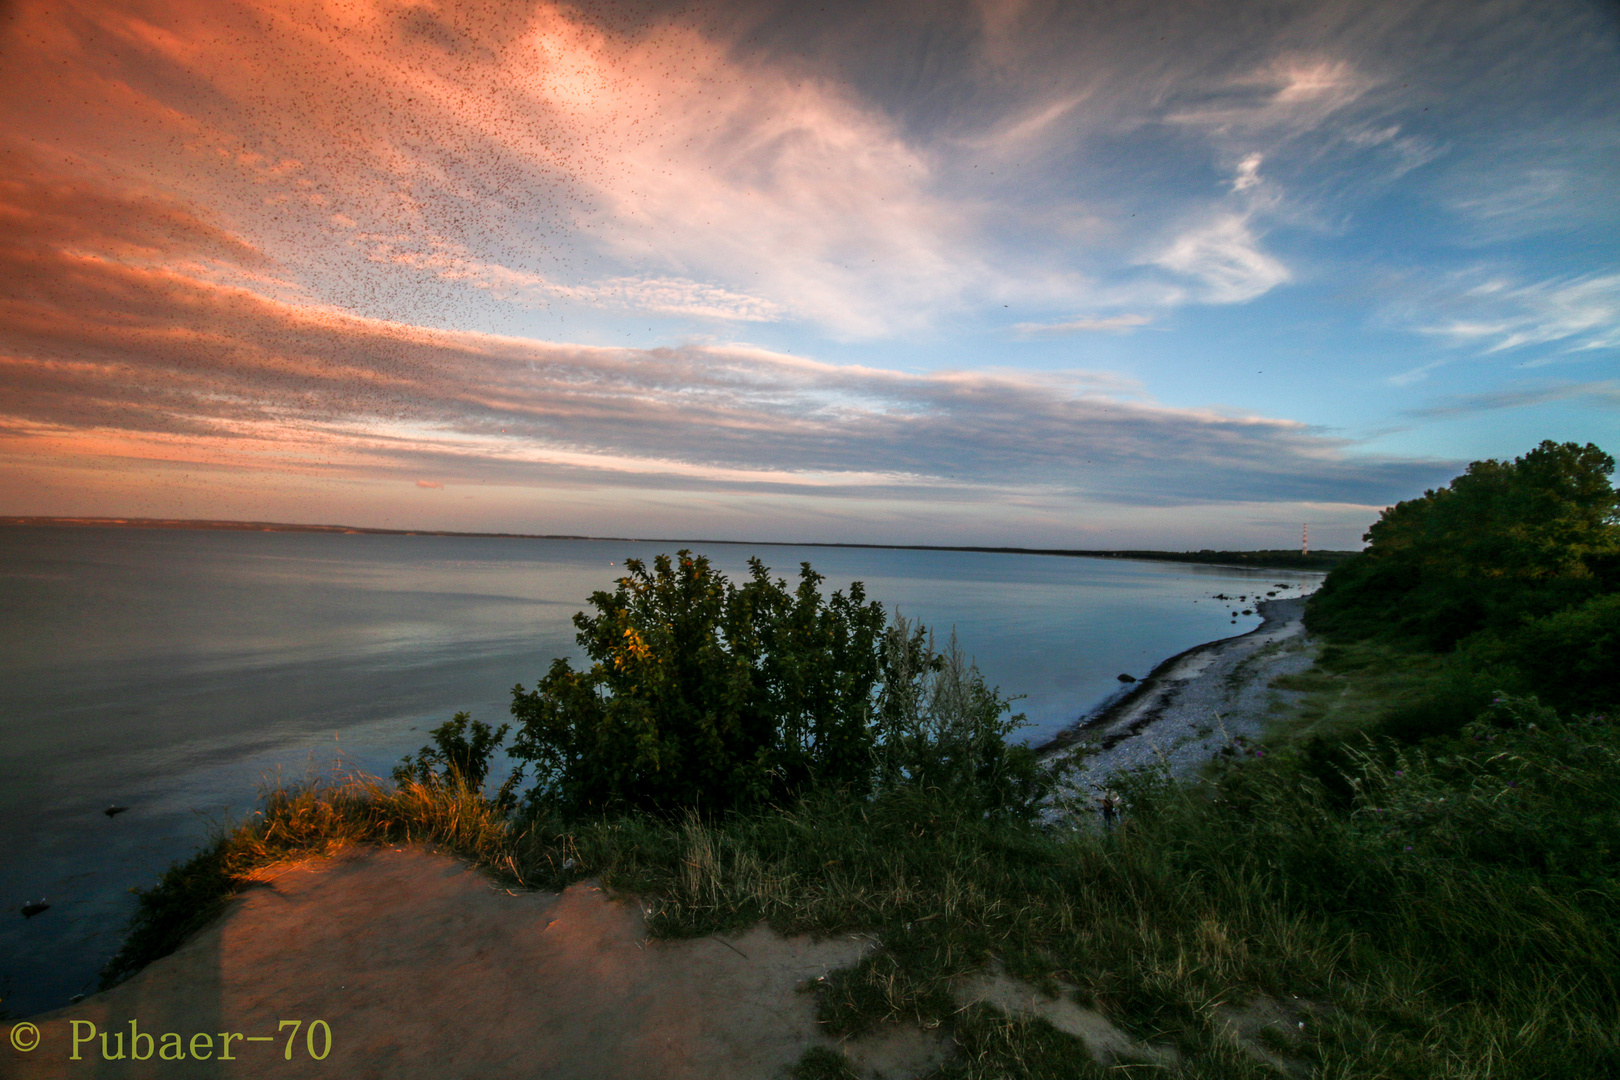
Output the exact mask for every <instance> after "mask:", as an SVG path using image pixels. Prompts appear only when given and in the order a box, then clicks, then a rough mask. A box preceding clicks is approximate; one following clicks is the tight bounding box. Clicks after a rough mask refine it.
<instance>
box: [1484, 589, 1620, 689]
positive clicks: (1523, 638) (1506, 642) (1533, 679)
mask: <svg viewBox="0 0 1620 1080" xmlns="http://www.w3.org/2000/svg"><path fill="white" fill-rule="evenodd" d="M1477 652H1478V654H1479V655H1480V657H1481V659H1482V660H1489V661H1494V662H1496V663H1499V664H1505V665H1511V666H1512V667H1514V668H1516V669H1518V670H1519V671H1520V672H1522V673H1523V675H1524V678H1525V681H1526V683H1527V684H1528V685H1530V686H1533V687H1534V688H1535V689H1536V691H1537V694H1538V695H1539V696H1540V697H1541V698H1543V699H1544V700H1546V701H1548V702H1550V703H1552V704H1554V705H1556V706H1558V707H1559V708H1563V709H1601V708H1614V707H1616V706H1620V593H1610V594H1608V595H1607V596H1599V597H1595V598H1593V599H1592V600H1589V601H1587V602H1586V603H1585V604H1582V605H1581V606H1579V607H1574V608H1569V609H1568V610H1565V611H1560V612H1558V613H1557V614H1555V615H1548V616H1545V617H1543V618H1540V619H1533V620H1531V621H1529V622H1527V623H1526V624H1525V625H1524V626H1523V627H1522V628H1521V629H1519V630H1518V631H1516V632H1514V633H1512V634H1509V635H1507V636H1506V637H1505V638H1502V639H1498V640H1493V641H1491V642H1481V643H1480V645H1479V647H1478V649H1477Z"/></svg>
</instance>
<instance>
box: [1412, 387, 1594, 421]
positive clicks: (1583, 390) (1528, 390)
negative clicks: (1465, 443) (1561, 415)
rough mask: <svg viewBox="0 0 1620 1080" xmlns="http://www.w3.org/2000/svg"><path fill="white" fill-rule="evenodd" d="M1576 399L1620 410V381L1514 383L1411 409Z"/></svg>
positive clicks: (1456, 410) (1472, 408) (1460, 411)
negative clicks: (1532, 384)
mask: <svg viewBox="0 0 1620 1080" xmlns="http://www.w3.org/2000/svg"><path fill="white" fill-rule="evenodd" d="M1560 401H1572V402H1579V403H1581V404H1585V405H1596V406H1598V407H1599V408H1607V409H1620V380H1617V379H1599V380H1594V381H1591V382H1574V383H1553V384H1551V385H1544V386H1514V387H1506V388H1504V389H1501V390H1492V391H1490V392H1488V393H1484V394H1465V395H1462V396H1459V397H1450V398H1446V399H1444V400H1442V401H1440V402H1438V403H1436V404H1434V405H1430V406H1427V407H1425V408H1422V409H1413V410H1410V412H1409V414H1408V415H1411V416H1467V415H1473V414H1476V413H1485V412H1496V411H1498V410H1502V409H1525V408H1530V407H1532V406H1535V405H1550V404H1552V403H1554V402H1560Z"/></svg>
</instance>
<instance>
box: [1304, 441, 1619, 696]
mask: <svg viewBox="0 0 1620 1080" xmlns="http://www.w3.org/2000/svg"><path fill="white" fill-rule="evenodd" d="M1614 468H1615V462H1614V459H1613V458H1612V457H1610V456H1609V455H1608V454H1606V453H1604V452H1603V451H1602V450H1600V449H1599V448H1598V447H1596V446H1594V445H1592V444H1590V443H1588V444H1587V445H1585V446H1580V445H1577V444H1575V443H1554V442H1551V441H1547V442H1543V443H1542V444H1541V445H1540V446H1538V447H1536V449H1534V450H1532V451H1530V452H1529V453H1528V454H1525V455H1524V456H1522V457H1519V458H1516V459H1514V460H1512V461H1496V460H1488V461H1476V462H1474V463H1473V464H1471V465H1469V466H1468V470H1467V472H1465V473H1464V474H1463V475H1462V476H1459V477H1457V478H1456V479H1455V480H1453V481H1452V482H1451V484H1449V485H1448V486H1446V487H1442V488H1440V489H1438V490H1435V491H1428V492H1425V493H1424V495H1423V496H1422V497H1421V498H1418V499H1411V500H1408V501H1406V502H1402V503H1398V504H1396V505H1395V506H1393V507H1391V508H1390V509H1388V510H1386V511H1384V513H1383V515H1382V516H1381V517H1380V518H1379V520H1378V521H1377V523H1375V524H1374V525H1373V527H1372V528H1371V530H1370V531H1369V532H1368V533H1367V535H1366V537H1365V539H1366V540H1367V542H1368V546H1367V549H1366V551H1365V552H1363V553H1362V555H1360V556H1359V557H1358V558H1355V559H1352V560H1350V561H1349V562H1347V563H1345V564H1343V565H1342V566H1340V567H1338V568H1337V569H1335V570H1334V571H1333V572H1332V573H1330V574H1329V575H1328V577H1327V580H1326V582H1324V584H1323V586H1322V589H1321V590H1320V591H1319V592H1318V593H1317V595H1316V596H1315V597H1314V598H1313V599H1312V601H1311V605H1310V610H1309V614H1308V617H1307V618H1308V621H1309V624H1310V625H1311V627H1312V628H1313V629H1314V630H1318V631H1322V632H1325V633H1327V634H1329V635H1330V636H1338V637H1342V638H1348V639H1360V638H1371V637H1378V636H1383V637H1387V638H1392V639H1395V640H1400V641H1404V642H1408V643H1410V644H1416V645H1418V646H1420V647H1424V648H1428V649H1433V650H1438V651H1442V652H1450V653H1453V654H1454V660H1453V666H1454V668H1455V678H1454V680H1453V681H1454V683H1455V684H1456V686H1457V687H1461V686H1463V684H1468V685H1469V687H1470V688H1469V689H1466V690H1464V691H1463V692H1462V693H1461V694H1460V695H1457V694H1453V695H1452V697H1453V699H1454V702H1460V703H1461V704H1460V711H1461V713H1465V714H1468V715H1472V714H1473V713H1475V712H1477V711H1478V709H1479V707H1480V706H1481V705H1482V703H1483V699H1484V697H1485V696H1486V695H1488V694H1489V693H1490V692H1491V691H1492V690H1493V689H1499V688H1506V689H1512V690H1516V691H1519V692H1532V693H1535V694H1537V695H1539V696H1540V697H1541V698H1542V699H1543V700H1545V701H1551V702H1553V703H1555V704H1557V705H1560V706H1562V707H1565V708H1593V707H1604V706H1608V705H1612V704H1615V703H1617V702H1620V690H1617V683H1616V680H1617V675H1616V673H1617V672H1620V599H1617V591H1620V492H1617V491H1616V490H1615V489H1614V487H1613V486H1612V485H1611V483H1610V480H1609V477H1610V475H1611V474H1612V473H1613V472H1614Z"/></svg>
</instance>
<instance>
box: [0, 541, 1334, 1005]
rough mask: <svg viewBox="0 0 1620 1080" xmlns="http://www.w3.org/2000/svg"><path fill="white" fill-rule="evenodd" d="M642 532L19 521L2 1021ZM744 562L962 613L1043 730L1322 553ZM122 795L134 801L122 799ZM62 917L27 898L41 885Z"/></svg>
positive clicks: (538, 628) (791, 555)
mask: <svg viewBox="0 0 1620 1080" xmlns="http://www.w3.org/2000/svg"><path fill="white" fill-rule="evenodd" d="M680 546H682V545H679V544H674V543H655V542H647V541H626V540H568V539H520V538H505V537H464V536H424V535H378V534H335V533H313V532H257V531H237V530H203V529H138V528H101V527H54V526H53V527H30V526H4V527H0V905H3V907H0V1017H3V1016H10V1017H21V1016H28V1015H31V1014H33V1013H36V1012H39V1011H42V1010H45V1009H51V1008H55V1007H58V1006H61V1005H65V1004H67V1003H68V1002H69V1000H70V999H71V998H72V997H73V996H74V995H76V994H80V993H86V992H90V991H93V990H94V989H95V984H96V978H97V973H98V971H99V970H100V968H101V966H102V965H103V964H104V963H105V962H106V961H107V959H108V958H109V957H111V955H112V954H113V953H115V952H116V951H117V949H118V946H119V944H120V943H121V941H122V936H123V931H124V928H125V925H126V923H127V921H128V919H129V916H130V914H131V912H132V911H133V910H134V906H135V898H134V896H133V895H132V894H131V890H132V889H134V888H141V887H146V886H150V885H151V884H152V883H153V882H155V880H156V879H157V877H158V875H159V874H161V873H162V871H163V870H164V869H165V868H167V867H168V866H170V865H171V864H173V863H174V862H176V861H177V860H180V859H183V858H185V857H187V856H188V855H190V854H191V853H192V852H193V851H195V850H196V849H197V847H198V846H199V845H200V844H202V843H203V842H205V841H206V840H207V839H208V838H209V837H210V836H211V835H212V834H213V832H214V831H215V830H218V829H221V828H223V827H225V826H226V825H228V824H230V823H232V822H235V821H238V820H240V819H241V818H242V817H243V816H245V815H247V814H250V813H251V812H252V810H253V807H254V806H255V804H256V802H257V800H258V797H259V793H260V791H261V790H262V788H263V786H264V785H266V784H267V783H272V782H274V781H275V780H276V779H277V778H278V777H279V778H282V779H289V780H296V779H299V778H302V777H305V776H311V775H319V774H322V773H325V772H329V771H330V770H331V769H333V768H334V767H335V766H337V767H342V768H357V769H361V770H365V771H369V772H373V773H377V774H380V775H386V774H387V772H388V770H389V769H390V768H391V767H392V765H394V764H395V763H396V762H398V760H399V759H400V758H401V756H402V755H404V754H406V753H409V752H412V751H415V750H417V749H419V748H420V747H421V746H422V745H423V744H424V743H425V742H426V741H427V732H428V730H429V729H430V728H432V727H434V726H436V725H438V724H440V723H442V722H443V721H445V720H447V719H449V718H450V716H451V715H452V714H454V713H456V712H459V711H467V712H470V713H471V714H472V716H473V717H474V718H475V719H479V720H484V721H486V722H488V723H490V724H491V725H492V726H493V725H495V724H498V723H500V722H501V721H503V720H506V719H508V707H509V706H510V703H511V694H512V688H513V686H514V685H516V684H524V685H526V686H531V687H532V686H533V685H534V682H535V681H536V679H538V678H539V677H540V676H541V675H543V674H544V673H545V671H546V670H547V668H548V667H549V666H550V663H551V661H552V659H553V658H554V657H559V656H560V657H567V658H569V659H570V660H572V661H574V662H575V664H576V666H578V665H579V663H580V661H581V659H582V651H581V650H580V649H579V647H578V646H577V644H576V643H575V640H574V634H575V629H574V626H573V623H572V619H573V616H574V614H575V613H576V612H578V611H581V610H584V609H586V608H588V606H589V605H588V600H589V597H590V596H591V594H592V593H593V592H596V591H598V590H606V591H611V590H612V589H613V587H614V582H615V580H616V579H617V578H619V577H621V576H623V575H624V574H625V573H626V570H625V561H626V560H627V559H642V560H645V561H647V562H649V563H650V562H651V560H652V558H653V557H654V556H656V555H658V554H660V553H666V552H673V551H675V550H676V549H677V548H678V547H680ZM684 546H687V547H690V548H691V549H692V550H694V551H696V552H697V553H699V554H702V555H705V556H707V557H708V558H709V559H710V561H711V562H712V563H713V564H714V565H715V567H716V568H718V569H720V570H721V571H722V572H724V573H725V574H727V575H728V576H729V577H731V578H732V579H733V580H741V579H742V578H743V577H744V576H745V575H746V574H747V569H748V560H749V558H750V557H758V558H759V559H761V560H762V561H763V562H764V563H765V564H766V565H767V566H769V567H770V568H771V569H772V572H773V573H774V574H775V575H778V576H781V577H785V578H787V579H788V580H789V582H790V583H792V582H794V581H795V580H796V578H797V574H798V569H799V566H800V564H801V563H802V562H808V563H810V564H811V565H812V566H813V567H814V568H815V569H816V571H818V572H819V573H821V574H823V575H825V577H826V581H825V583H824V585H823V589H824V590H825V591H828V592H830V591H831V590H834V589H841V590H847V589H848V588H849V585H850V583H851V582H853V581H860V582H863V583H864V585H865V588H866V592H867V596H868V598H870V599H875V600H879V601H881V602H882V603H883V604H884V606H885V608H886V609H887V610H888V611H890V612H895V611H898V612H900V613H902V614H904V615H905V616H906V617H908V618H910V619H913V620H920V621H921V622H922V623H924V624H925V625H927V626H929V627H931V628H932V629H934V630H935V631H936V634H937V635H938V636H939V637H940V638H941V639H943V638H945V637H948V636H949V634H950V633H951V632H952V631H953V630H954V631H955V633H956V635H957V638H958V640H959V641H960V643H961V645H962V647H963V649H964V650H965V651H966V652H967V653H968V654H970V655H971V656H972V657H973V658H974V660H975V662H976V663H977V664H978V667H979V669H980V670H981V671H982V672H983V673H984V675H985V677H986V680H987V681H988V682H989V683H990V684H992V685H995V686H998V687H999V688H1000V690H1001V692H1002V693H1003V695H1005V696H1008V697H1014V698H1016V699H1017V700H1016V701H1015V704H1014V710H1015V711H1017V712H1021V713H1023V714H1024V715H1025V716H1026V717H1027V720H1028V723H1027V726H1026V727H1024V728H1023V729H1022V730H1021V732H1020V734H1019V738H1021V739H1023V740H1025V741H1029V742H1032V743H1040V742H1044V741H1045V740H1047V739H1049V738H1050V737H1051V736H1052V735H1054V734H1056V733H1057V732H1059V731H1061V730H1062V729H1063V728H1065V727H1067V726H1069V725H1071V724H1074V723H1075V722H1077V721H1079V720H1080V719H1082V718H1083V717H1085V716H1086V715H1087V714H1089V713H1090V712H1091V711H1093V710H1095V709H1096V708H1098V707H1099V706H1101V705H1103V704H1104V703H1106V702H1107V701H1108V700H1109V699H1110V698H1111V697H1112V696H1114V695H1116V694H1117V693H1118V692H1119V690H1120V687H1121V686H1122V684H1121V682H1120V681H1119V679H1118V676H1119V675H1120V674H1129V675H1133V676H1135V677H1137V678H1140V677H1142V676H1144V675H1146V674H1147V673H1148V671H1149V670H1151V669H1152V668H1153V667H1154V666H1155V665H1156V664H1157V663H1158V662H1159V661H1161V660H1163V659H1165V658H1166V657H1169V656H1171V655H1174V654H1175V653H1178V652H1181V651H1182V650H1184V649H1187V648H1190V647H1192V646H1193V645H1197V644H1200V643H1202V642H1206V641H1211V640H1215V639H1217V638H1223V637H1229V636H1232V635H1235V634H1240V633H1245V632H1247V631H1249V630H1251V629H1253V628H1254V627H1255V626H1257V625H1258V624H1259V617H1258V616H1255V615H1242V614H1237V615H1235V616H1234V615H1233V614H1232V612H1233V611H1234V610H1238V611H1241V610H1242V609H1243V608H1245V607H1249V608H1252V603H1244V604H1237V605H1234V604H1230V603H1227V602H1225V601H1220V600H1216V599H1214V597H1215V595H1216V594H1223V593H1224V594H1227V595H1245V596H1247V597H1248V598H1249V600H1250V601H1252V600H1253V599H1254V598H1255V595H1256V594H1259V593H1263V592H1268V591H1273V590H1275V591H1277V592H1279V593H1280V594H1281V595H1288V596H1297V595H1299V594H1300V593H1301V592H1303V591H1309V590H1311V589H1313V588H1314V587H1315V586H1316V584H1317V583H1318V582H1319V581H1320V577H1321V575H1320V574H1313V573H1302V572H1299V571H1277V570H1267V571H1253V570H1242V569H1232V568H1225V567H1215V566H1203V565H1196V564H1183V563H1168V562H1146V561H1129V560H1120V559H1098V558H1073V557H1062V556H1045V555H1032V554H1001V553H987V552H960V551H919V550H894V549H874V548H853V547H816V546H805V547H796V546H788V545H759V544H742V543H710V542H704V543H690V544H686V545H684ZM114 805H116V806H122V807H127V809H126V810H125V811H124V812H122V813H119V814H117V815H114V816H108V815H107V814H106V813H105V811H106V809H107V808H109V807H110V806H114ZM39 901H43V902H45V903H48V904H49V905H50V906H49V908H48V909H46V910H45V911H43V912H41V913H39V914H37V915H34V916H33V917H31V918H25V917H23V916H22V915H21V908H22V907H23V905H24V904H28V903H31V902H39Z"/></svg>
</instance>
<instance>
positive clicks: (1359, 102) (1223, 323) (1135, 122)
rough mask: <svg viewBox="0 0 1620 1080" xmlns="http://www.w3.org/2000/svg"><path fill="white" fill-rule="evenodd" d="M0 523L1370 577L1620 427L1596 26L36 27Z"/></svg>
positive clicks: (12, 45) (1612, 243) (1604, 9)
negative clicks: (357, 527) (1143, 562)
mask: <svg viewBox="0 0 1620 1080" xmlns="http://www.w3.org/2000/svg"><path fill="white" fill-rule="evenodd" d="M3 18H4V20H5V23H4V37H3V38H0V42H3V43H0V50H3V53H0V60H3V63H0V71H3V72H4V74H0V110H3V112H4V117H5V124H4V128H3V129H4V131H5V132H6V134H5V135H4V136H3V137H0V155H3V156H4V157H5V159H6V161H5V164H6V166H7V168H6V175H7V177H8V179H7V180H6V181H5V182H4V184H3V185H0V198H3V201H0V213H3V214H4V215H5V218H6V223H7V233H8V235H9V237H10V239H9V240H6V241H4V242H3V243H0V258H3V259H4V260H5V261H6V262H7V263H8V266H7V267H6V268H5V269H4V273H5V275H6V277H7V278H8V280H11V281H13V282H16V283H17V284H18V287H17V288H15V289H14V290H12V297H11V299H10V300H9V301H8V302H6V304H5V306H4V307H3V308H0V380H3V382H0V386H3V387H4V390H3V392H0V456H3V458H4V460H5V462H6V468H5V470H4V476H5V477H6V479H0V512H7V513H22V514H27V513H34V514H95V515H107V516H185V517H230V518H250V519H256V520H295V521H312V522H314V521H322V522H326V521H340V522H346V523H352V524H362V525H391V526H407V527H408V526H421V527H437V528H462V529H474V530H479V529H500V530H515V531H533V532H570V533H591V534H615V535H641V536H647V535H655V536H708V537H726V538H750V539H771V540H817V541H879V542H924V543H941V542H960V543H997V544H1028V545H1032V546H1050V545H1064V546H1076V547H1087V546H1096V547H1111V546H1121V547H1123V546H1157V547H1171V548H1180V547H1188V546H1195V547H1202V546H1226V545H1230V546H1238V547H1255V546H1259V547H1266V546H1287V545H1289V544H1292V543H1294V542H1297V538H1298V535H1299V528H1300V525H1301V524H1302V523H1304V522H1307V521H1309V522H1310V523H1311V526H1312V535H1313V539H1315V540H1316V542H1317V543H1318V544H1320V545H1324V546H1340V547H1348V546H1353V545H1355V544H1356V543H1357V541H1358V539H1359V535H1360V533H1361V532H1362V531H1363V530H1364V529H1365V528H1366V526H1367V525H1368V524H1370V522H1371V521H1372V520H1373V519H1374V518H1375V517H1376V514H1377V512H1378V510H1379V508H1381V507H1383V506H1386V505H1388V504H1389V503H1391V502H1394V501H1396V500H1398V499H1401V498H1407V497H1410V496H1412V495H1416V494H1418V493H1420V492H1421V491H1422V490H1423V489H1424V488H1425V487H1428V486H1433V485H1435V484H1437V483H1441V482H1444V481H1445V480H1447V479H1448V478H1449V477H1450V476H1452V475H1454V474H1455V473H1456V472H1457V471H1459V470H1460V468H1461V467H1462V465H1464V464H1466V462H1467V461H1469V460H1471V459H1475V458H1480V457H1502V456H1513V455H1516V454H1519V453H1523V452H1524V451H1525V450H1528V449H1529V448H1531V447H1532V446H1534V445H1535V444H1536V443H1537V442H1539V441H1540V440H1542V439H1545V438H1552V439H1557V440H1560V441H1564V440H1574V441H1579V442H1587V441H1594V442H1597V443H1598V444H1599V445H1601V446H1604V447H1605V448H1606V449H1608V450H1610V451H1611V452H1612V451H1614V450H1616V447H1617V446H1620V440H1617V439H1616V438H1615V434H1616V432H1617V430H1620V424H1617V422H1616V418H1617V416H1620V363H1617V360H1620V257H1617V252H1620V198H1617V197H1616V196H1617V194H1620V191H1617V189H1620V16H1617V15H1616V9H1615V8H1614V7H1613V6H1612V5H1600V4H1597V3H1592V2H1586V0H1570V2H1557V0H1553V2H1538V3H1518V2H1478V0H1475V2H1468V3H1458V2H1446V3H1412V2H1408V3H1383V4H1380V3H1333V2H1320V3H1300V2H1285V3H1233V4H1220V5H1201V4H1187V3H1173V4H1172V3H1158V4H1150V3H1138V4H1130V3H1113V4H1077V3H1063V4H1041V3H1035V2H982V3H937V4H927V3H922V4H905V5H899V4H878V3H871V4H845V5H836V4H833V5H826V6H825V7H822V6H819V5H818V6H815V7H806V6H804V5H788V4H783V5H779V6H775V7H773V6H772V5H769V4H760V3H737V4H698V5H695V6H691V5H680V6H669V7H664V6H661V5H658V4H651V5H635V6H631V5H622V6H621V5H613V4H588V5H578V6H574V5H556V4H549V3H523V4H466V5H463V4H451V3H443V4H406V3H383V2H375V0H367V2H363V3H349V2H344V3H324V2H318V0H310V2H299V3H284V4H249V3H243V4H234V3H208V4H201V3H198V4H196V5H187V4H183V3H162V4H158V3H151V4H141V3H124V4H109V3H103V2H73V3H53V4H50V5H45V4H41V3H29V2H21V3H17V4H15V5H13V6H12V7H11V8H9V9H7V12H6V14H5V15H4V16H3Z"/></svg>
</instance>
